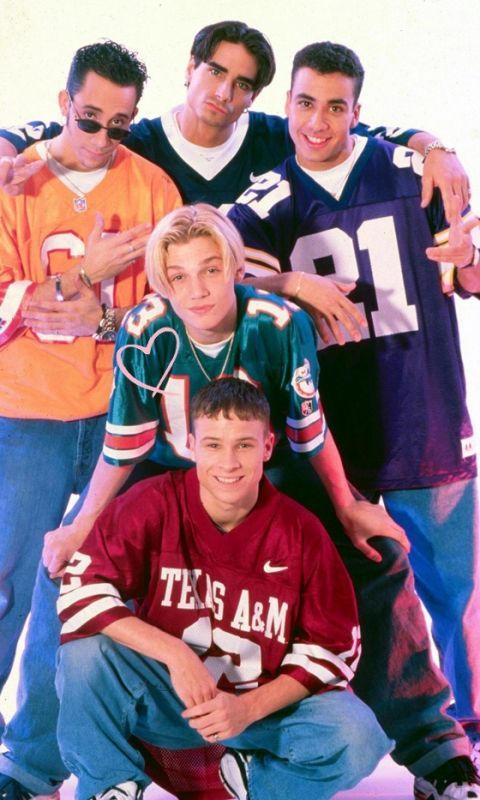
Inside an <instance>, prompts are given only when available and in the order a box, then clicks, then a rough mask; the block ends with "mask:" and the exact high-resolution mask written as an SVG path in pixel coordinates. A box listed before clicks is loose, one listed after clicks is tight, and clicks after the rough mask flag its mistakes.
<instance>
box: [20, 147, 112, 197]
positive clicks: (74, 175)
mask: <svg viewBox="0 0 480 800" xmlns="http://www.w3.org/2000/svg"><path fill="white" fill-rule="evenodd" d="M47 144H48V142H38V144H37V145H35V146H36V148H37V153H38V155H39V156H40V158H41V159H42V160H43V161H47V163H48V166H49V168H50V170H51V171H52V172H53V174H54V175H55V176H56V177H57V178H58V179H59V180H60V181H61V182H62V183H63V184H64V186H66V187H67V189H70V191H71V192H72V191H73V186H72V183H73V184H74V186H76V187H77V189H78V191H79V192H81V193H82V194H88V192H91V191H92V189H95V187H96V186H98V184H99V183H100V182H101V181H102V180H103V179H104V177H105V175H106V174H107V172H108V170H109V168H110V167H111V165H112V163H113V159H114V158H115V153H113V154H112V158H111V159H110V160H109V162H108V164H106V165H105V166H103V167H100V169H93V170H90V171H84V170H77V169H68V168H67V167H64V166H63V164H60V162H59V161H57V160H56V159H55V158H53V156H52V155H51V153H49V152H48V148H47ZM68 178H70V181H71V183H69V182H68Z"/></svg>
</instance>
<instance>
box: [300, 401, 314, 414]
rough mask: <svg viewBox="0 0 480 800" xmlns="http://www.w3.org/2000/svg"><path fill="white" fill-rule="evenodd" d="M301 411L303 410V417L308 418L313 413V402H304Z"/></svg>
mask: <svg viewBox="0 0 480 800" xmlns="http://www.w3.org/2000/svg"><path fill="white" fill-rule="evenodd" d="M301 409H302V415H303V416H304V417H308V415H309V414H311V413H312V401H311V400H304V401H303V403H302V405H301Z"/></svg>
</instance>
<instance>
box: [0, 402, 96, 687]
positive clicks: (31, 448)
mask: <svg viewBox="0 0 480 800" xmlns="http://www.w3.org/2000/svg"><path fill="white" fill-rule="evenodd" d="M104 428H105V417H104V416H101V417H95V418H92V419H85V420H77V421H74V422H58V421H55V420H22V419H9V418H6V417H1V418H0V453H1V459H0V690H1V689H2V688H3V686H4V684H5V682H6V680H7V678H8V676H9V674H10V670H11V668H12V664H13V660H14V657H15V649H16V646H17V642H18V639H19V637H20V634H21V632H22V628H23V626H24V624H25V620H26V618H27V616H28V613H29V611H30V603H31V598H32V592H33V586H34V582H35V575H36V572H37V567H38V563H39V560H40V555H41V552H42V546H43V536H44V534H45V533H46V531H48V530H50V529H52V528H57V527H58V526H59V525H60V523H61V521H62V517H63V515H64V513H65V509H66V507H67V503H68V500H69V497H70V495H71V494H76V493H80V492H81V491H82V489H83V488H84V486H85V484H86V483H87V481H88V480H89V478H90V474H91V472H92V469H93V467H94V466H95V463H96V460H97V458H98V453H99V449H100V447H101V444H102V441H103V432H104Z"/></svg>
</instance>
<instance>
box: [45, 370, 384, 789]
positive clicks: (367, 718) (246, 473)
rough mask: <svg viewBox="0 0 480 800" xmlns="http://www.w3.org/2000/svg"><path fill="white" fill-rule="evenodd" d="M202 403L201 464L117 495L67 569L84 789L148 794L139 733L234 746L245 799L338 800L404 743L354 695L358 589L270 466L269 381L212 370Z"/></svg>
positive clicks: (67, 745) (61, 676) (69, 650)
mask: <svg viewBox="0 0 480 800" xmlns="http://www.w3.org/2000/svg"><path fill="white" fill-rule="evenodd" d="M191 416H192V433H191V434H190V436H189V443H190V447H191V449H192V452H193V455H194V459H195V468H194V469H190V470H187V471H186V472H185V471H183V470H178V471H176V472H175V473H168V472H167V473H166V474H164V475H162V476H159V477H154V478H151V479H149V480H147V481H143V482H141V483H140V484H138V485H137V486H135V487H132V488H131V489H130V490H129V491H128V492H127V493H126V494H124V495H123V496H122V497H120V498H118V499H117V500H115V501H113V502H112V503H111V504H110V506H109V507H108V509H107V510H106V511H105V512H104V513H103V514H102V515H101V516H100V517H99V518H98V520H97V522H96V524H95V527H94V529H93V530H92V532H91V534H90V536H89V538H88V540H87V541H85V543H84V544H83V545H82V546H81V547H80V549H79V551H78V552H76V553H75V554H74V556H73V557H72V560H71V562H70V565H69V566H68V567H67V569H66V571H65V574H64V577H63V581H62V588H61V592H60V599H59V606H58V607H59V614H60V617H61V620H62V623H63V626H62V645H63V646H62V647H61V648H60V651H59V671H58V675H57V687H58V692H59V698H60V716H59V726H58V736H59V742H60V749H61V752H62V755H63V757H64V760H65V763H67V764H68V765H69V766H70V768H71V769H72V771H73V772H74V773H75V774H76V775H77V777H78V779H79V783H78V790H77V797H78V800H88V798H96V799H98V800H100V798H107V797H108V798H114V797H117V798H118V797H124V798H126V800H139V798H141V794H142V790H143V787H144V786H145V784H146V783H148V779H147V777H146V775H145V773H144V771H143V761H142V758H141V755H140V753H139V752H138V751H137V750H136V748H135V746H133V745H132V744H131V742H130V741H129V739H130V736H131V735H132V733H133V734H135V733H136V734H138V735H139V736H140V737H141V738H142V739H144V740H147V741H149V742H151V743H153V744H156V745H159V746H163V747H174V748H176V749H178V748H185V749H186V750H185V755H187V756H188V752H189V749H190V750H191V749H192V748H198V747H199V746H201V745H202V744H205V743H207V744H211V743H212V742H219V741H220V742H222V743H224V744H226V745H228V747H229V748H234V749H230V750H228V751H227V753H226V754H225V755H224V756H223V758H222V762H221V775H222V778H223V780H224V782H225V786H226V788H227V789H228V791H229V793H231V794H233V795H234V796H235V797H238V798H247V796H252V797H276V798H291V797H297V796H301V797H303V798H305V800H309V798H311V800H327V798H331V797H333V795H335V794H336V793H337V792H338V791H341V790H344V789H347V788H350V787H352V786H354V785H355V784H356V783H357V782H358V781H359V780H360V779H361V778H362V777H363V776H364V775H366V774H368V773H369V772H371V771H372V769H373V768H374V767H375V765H376V764H377V763H378V761H379V759H380V758H381V757H382V756H383V755H384V754H385V753H386V752H387V751H388V749H389V745H390V743H389V741H388V739H387V737H386V736H385V734H384V733H383V731H382V730H381V728H380V726H379V725H378V723H377V721H376V719H375V717H374V715H373V713H372V712H371V710H370V709H369V708H368V707H367V706H365V705H364V704H363V703H362V702H361V701H360V700H359V699H358V698H357V697H355V695H354V694H353V693H351V692H349V691H345V690H346V689H347V687H348V683H349V680H350V678H351V676H352V675H353V673H354V671H355V667H356V664H357V663H358V658H359V655H360V649H359V644H360V643H359V638H358V623H357V617H356V608H355V599H354V593H353V587H352V585H351V582H350V580H349V578H348V575H347V573H346V570H345V568H344V567H343V564H342V562H341V560H340V557H339V556H338V553H337V552H336V550H335V547H334V546H333V544H332V543H331V541H330V539H329V537H328V535H327V534H326V531H325V530H324V528H323V526H322V525H321V523H320V522H319V521H318V519H316V518H315V517H314V516H313V515H312V514H310V513H309V512H308V511H306V510H305V509H303V508H302V507H301V506H299V505H298V504H297V503H295V502H294V501H292V500H291V499H290V498H288V497H286V496H285V495H282V494H281V493H280V492H278V491H277V490H276V489H275V488H274V487H273V486H272V485H271V484H270V483H269V482H268V481H267V480H266V479H265V478H262V472H263V466H264V463H265V462H266V461H268V459H269V458H270V455H271V453H272V449H273V444H274V436H273V433H272V431H271V428H270V425H269V405H268V402H267V400H266V398H265V396H264V395H263V393H262V392H261V391H260V390H259V389H258V388H256V387H255V386H253V385H252V384H250V383H249V382H247V381H243V380H239V379H237V378H220V379H217V380H213V381H212V382H210V383H208V384H206V385H205V386H204V387H203V389H201V390H200V391H199V393H198V394H197V395H196V396H195V397H194V398H193V401H192V408H191ZM129 600H130V601H133V600H135V601H136V610H135V611H131V610H130V609H129V607H128V606H127V605H126V603H127V601H129ZM79 664H81V669H80V670H79V668H78V665H79ZM99 693H100V694H101V695H102V696H103V697H108V702H107V703H106V704H104V703H99V702H98V696H99ZM72 720H75V722H74V723H73V724H72ZM249 792H251V795H250V794H249Z"/></svg>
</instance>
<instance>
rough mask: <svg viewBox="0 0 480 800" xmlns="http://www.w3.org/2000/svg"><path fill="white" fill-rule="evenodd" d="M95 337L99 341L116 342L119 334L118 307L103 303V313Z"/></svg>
mask: <svg viewBox="0 0 480 800" xmlns="http://www.w3.org/2000/svg"><path fill="white" fill-rule="evenodd" d="M92 335H93V338H94V339H95V341H97V342H114V341H115V339H116V336H117V322H116V309H115V308H109V307H108V306H107V305H105V303H102V314H101V317H100V320H99V322H98V327H97V330H96V331H95V333H94V334H92Z"/></svg>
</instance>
